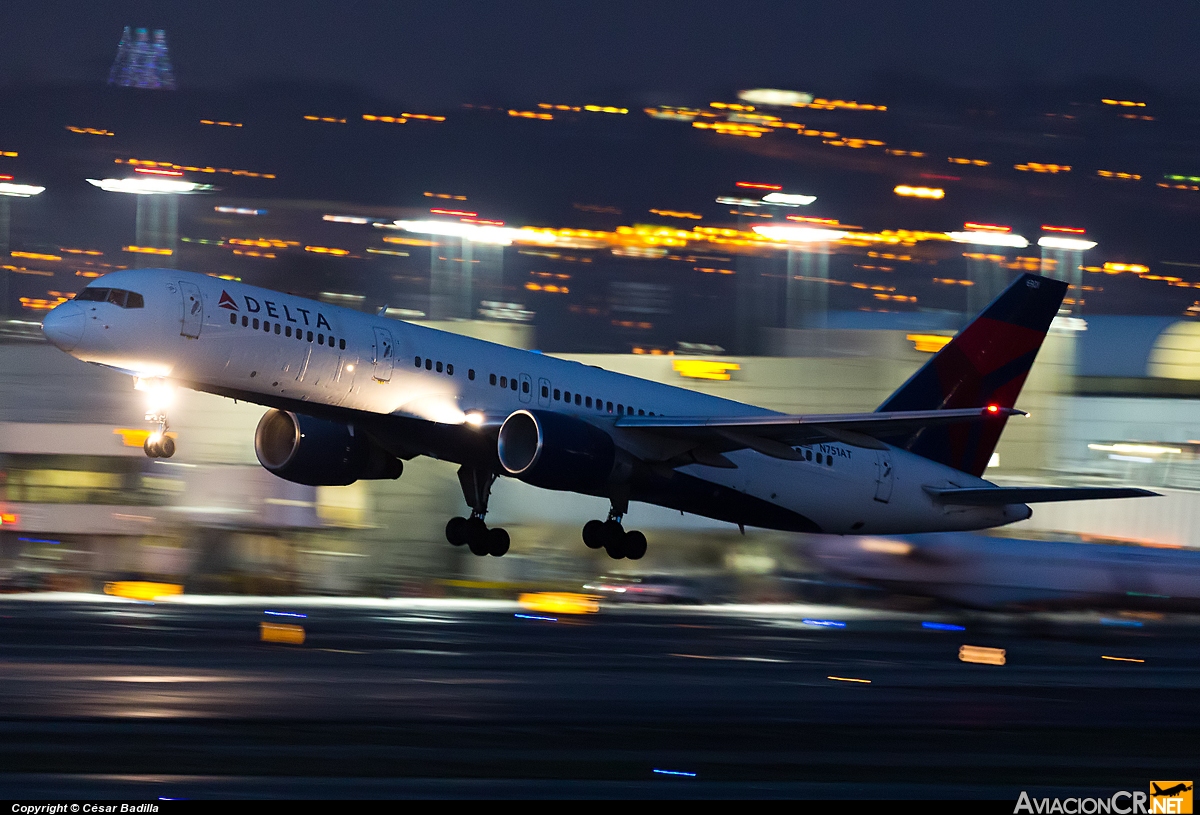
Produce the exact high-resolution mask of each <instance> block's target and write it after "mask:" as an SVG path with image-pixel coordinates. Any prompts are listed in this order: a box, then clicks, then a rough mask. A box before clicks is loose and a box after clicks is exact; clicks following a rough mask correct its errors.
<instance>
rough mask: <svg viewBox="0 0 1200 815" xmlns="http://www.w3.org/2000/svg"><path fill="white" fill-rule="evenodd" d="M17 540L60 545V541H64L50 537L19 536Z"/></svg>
mask: <svg viewBox="0 0 1200 815" xmlns="http://www.w3.org/2000/svg"><path fill="white" fill-rule="evenodd" d="M17 540H19V541H22V542H24V543H48V544H50V545H51V546H58V545H59V544H60V543H62V541H53V540H50V539H49V538H17Z"/></svg>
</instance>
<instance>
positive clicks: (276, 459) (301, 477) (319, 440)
mask: <svg viewBox="0 0 1200 815" xmlns="http://www.w3.org/2000/svg"><path fill="white" fill-rule="evenodd" d="M254 453H255V455H257V456H258V462H259V464H262V466H263V467H265V468H266V469H267V470H268V471H270V472H271V473H274V474H275V475H277V476H279V477H280V478H283V479H286V480H288V481H293V482H295V483H297V484H307V485H309V486H312V487H342V486H345V485H347V484H353V483H354V482H355V481H358V480H359V479H360V478H399V477H400V473H402V472H403V471H404V464H403V463H402V462H401V461H400V460H399V459H398V458H396V457H395V456H392V455H391V454H389V453H387V452H386V451H384V450H381V449H380V448H379V447H378V446H377V445H376V444H374V443H373V442H372V441H371V440H370V439H369V438H367V436H366V435H365V434H363V433H362V432H356V431H355V429H354V425H348V424H343V423H341V422H332V421H329V420H328V419H317V418H314V417H312V416H304V415H302V414H298V413H291V412H290V411H286V410H275V409H272V410H268V411H267V412H266V413H264V414H263V417H262V418H261V419H259V420H258V429H257V430H255V431H254Z"/></svg>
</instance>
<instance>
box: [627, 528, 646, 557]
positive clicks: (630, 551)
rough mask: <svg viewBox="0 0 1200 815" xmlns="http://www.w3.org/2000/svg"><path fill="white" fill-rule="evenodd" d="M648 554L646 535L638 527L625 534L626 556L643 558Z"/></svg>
mask: <svg viewBox="0 0 1200 815" xmlns="http://www.w3.org/2000/svg"><path fill="white" fill-rule="evenodd" d="M645 554H646V536H645V535H643V534H642V533H641V532H638V531H637V530H636V529H635V530H634V531H632V532H630V533H628V534H627V535H625V557H627V558H629V559H630V560H641V559H642V556H643V555H645Z"/></svg>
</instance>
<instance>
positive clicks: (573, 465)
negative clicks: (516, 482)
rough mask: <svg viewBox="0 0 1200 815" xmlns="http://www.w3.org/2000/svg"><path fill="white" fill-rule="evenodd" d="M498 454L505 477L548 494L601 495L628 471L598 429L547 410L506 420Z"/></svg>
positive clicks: (523, 412) (620, 455) (608, 438)
mask: <svg viewBox="0 0 1200 815" xmlns="http://www.w3.org/2000/svg"><path fill="white" fill-rule="evenodd" d="M497 452H498V454H499V457H500V464H501V466H503V467H504V469H505V470H506V471H507V472H508V474H509V475H512V476H515V477H516V478H519V479H521V480H522V481H525V482H526V483H529V484H533V485H534V486H535V487H543V488H545V489H550V490H572V491H575V492H584V493H598V492H603V491H604V488H605V485H607V484H611V483H612V482H613V481H619V480H622V478H623V477H625V476H627V475H628V472H627V470H628V469H629V465H628V463H627V462H626V458H627V457H626V456H625V455H624V454H623V453H622V452H621V451H620V450H618V449H617V446H616V444H614V443H613V440H612V437H611V436H609V435H608V434H607V433H605V432H604V431H603V430H601V429H600V428H598V427H595V426H594V425H590V424H588V423H587V422H585V421H583V420H581V419H576V418H574V417H572V416H564V415H562V414H561V413H554V412H552V411H546V410H518V411H516V412H515V413H513V414H512V415H510V416H509V417H508V418H507V419H505V420H504V424H503V425H501V426H500V435H499V437H498V439H497Z"/></svg>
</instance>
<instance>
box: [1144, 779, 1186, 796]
mask: <svg viewBox="0 0 1200 815" xmlns="http://www.w3.org/2000/svg"><path fill="white" fill-rule="evenodd" d="M1150 786H1152V787H1154V791H1153V792H1151V793H1150V794H1151V795H1152V796H1154V797H1155V798H1157V797H1159V796H1166V797H1168V798H1173V797H1174V796H1176V795H1179V794H1180V793H1184V792H1188V791H1189V790H1191V788H1192V785H1191V784H1189V783H1187V782H1186V781H1181V782H1180V783H1178V784H1176V785H1175V786H1173V787H1167V788H1166V789H1165V790H1164V789H1161V788H1160V787H1159V786H1158V784H1155V783H1154V782H1153V781H1151V782H1150Z"/></svg>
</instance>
